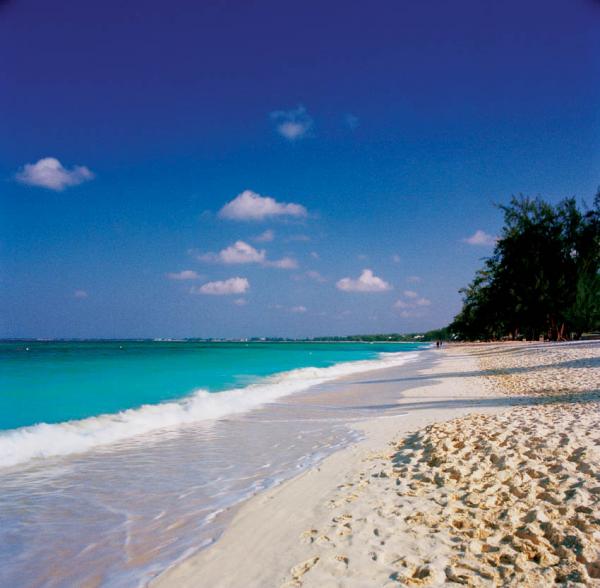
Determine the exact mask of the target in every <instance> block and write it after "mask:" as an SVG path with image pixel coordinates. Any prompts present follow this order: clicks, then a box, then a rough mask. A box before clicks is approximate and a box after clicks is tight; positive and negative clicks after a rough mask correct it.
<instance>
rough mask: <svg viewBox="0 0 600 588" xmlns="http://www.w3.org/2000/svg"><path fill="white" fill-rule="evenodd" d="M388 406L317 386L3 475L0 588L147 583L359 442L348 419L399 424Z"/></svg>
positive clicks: (396, 358)
mask: <svg viewBox="0 0 600 588" xmlns="http://www.w3.org/2000/svg"><path fill="white" fill-rule="evenodd" d="M400 355H402V357H400ZM417 355H418V354H417V353H414V352H413V353H406V354H398V355H396V354H393V356H386V357H387V365H393V364H394V363H395V364H397V365H401V363H402V362H403V361H406V360H411V359H414V358H415V357H416V356H417ZM376 363H377V362H369V363H368V364H366V365H368V366H371V367H373V366H374V365H375V364H376ZM380 363H381V364H382V365H384V364H386V361H382V362H380ZM348 367H349V366H346V368H347V369H348ZM355 367H356V366H355ZM317 380H318V378H317ZM321 380H322V378H321ZM390 400H393V399H392V398H384V397H381V396H378V397H377V399H376V400H375V399H374V398H372V397H361V396H360V395H357V393H356V389H354V388H353V387H352V386H351V385H350V384H348V385H344V386H341V387H340V386H339V384H337V383H328V382H327V381H325V382H323V381H319V385H318V386H316V387H312V388H310V389H308V390H304V391H302V390H301V391H298V392H296V393H294V394H291V395H286V396H283V397H276V398H274V399H273V400H271V401H268V402H266V403H263V404H262V405H258V406H256V407H254V408H253V409H252V410H250V411H247V412H243V413H231V414H229V415H226V416H224V417H221V418H219V419H209V420H201V421H198V422H192V423H184V424H179V425H177V426H171V427H168V428H159V429H156V430H152V431H151V432H149V433H147V434H144V435H138V436H135V437H131V438H127V439H124V440H122V441H119V442H116V443H111V444H106V445H101V446H96V447H94V448H93V449H92V450H91V451H88V452H85V453H79V454H74V455H66V456H57V457H48V458H45V459H41V460H33V461H30V462H27V463H25V464H20V465H18V466H14V467H12V468H4V469H1V470H0V585H2V586H26V587H29V586H73V585H78V586H83V585H85V586H96V585H110V586H117V587H120V586H124V587H129V586H137V585H143V584H145V583H146V582H147V581H148V580H149V579H150V578H152V577H154V576H155V575H156V574H157V573H158V572H160V571H161V570H163V569H165V568H166V567H168V566H170V565H172V564H173V563H174V562H175V561H177V560H178V559H181V558H182V557H185V556H187V555H189V554H190V553H192V552H193V551H195V550H197V549H199V548H201V547H203V546H206V545H208V544H210V542H212V541H214V540H215V539H216V538H217V537H218V536H219V534H220V533H221V531H222V529H223V528H224V526H225V525H226V523H227V521H228V520H229V518H230V516H231V509H232V507H233V506H234V505H236V504H238V503H239V502H240V501H241V500H243V499H244V498H246V497H249V496H251V495H252V494H254V493H256V492H258V491H260V490H261V489H264V488H266V487H269V486H272V485H274V484H276V483H278V482H279V481H281V480H284V479H286V478H289V477H290V476H293V475H294V474H295V473H297V472H298V471H300V470H302V469H303V468H306V467H309V466H310V465H312V464H314V463H315V462H317V461H318V460H320V459H322V458H323V457H324V456H325V455H327V454H329V453H330V452H332V451H334V450H335V449H337V448H339V447H342V446H345V445H347V444H348V443H350V442H352V441H354V440H356V439H357V437H358V435H357V433H356V432H354V431H352V430H351V429H350V428H349V427H347V426H346V424H345V423H346V422H352V421H354V420H362V419H364V418H371V417H372V416H374V415H377V416H385V417H400V418H401V415H402V412H401V411H399V410H398V409H397V408H395V407H394V406H393V404H390Z"/></svg>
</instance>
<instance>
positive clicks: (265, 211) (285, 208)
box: [219, 190, 308, 221]
mask: <svg viewBox="0 0 600 588" xmlns="http://www.w3.org/2000/svg"><path fill="white" fill-rule="evenodd" d="M307 214H308V212H307V210H306V208H304V206H302V205H301V204H294V203H293V202H277V200H275V198H271V197H270V196H261V195H260V194H257V193H256V192H253V191H252V190H244V191H243V192H242V193H241V194H238V195H237V196H236V197H235V198H234V199H233V200H231V202H228V203H227V204H225V206H223V208H221V210H220V211H219V216H220V217H221V218H226V219H229V220H239V221H261V220H264V219H266V218H273V217H285V216H290V217H296V218H303V217H305V216H307Z"/></svg>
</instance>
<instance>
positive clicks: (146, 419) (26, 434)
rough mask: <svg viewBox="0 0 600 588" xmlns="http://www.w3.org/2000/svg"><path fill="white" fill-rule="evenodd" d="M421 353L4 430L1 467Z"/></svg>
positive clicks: (237, 409) (215, 415) (202, 416)
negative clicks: (110, 412)
mask: <svg viewBox="0 0 600 588" xmlns="http://www.w3.org/2000/svg"><path fill="white" fill-rule="evenodd" d="M417 355H418V353H417V352H412V353H411V352H408V353H407V352H404V353H381V354H380V355H379V357H378V359H370V360H361V361H353V362H343V363H338V364H334V365H332V366H330V367H325V368H315V367H306V368H299V369H295V370H290V371H287V372H280V373H278V374H275V375H273V376H269V377H266V378H263V379H261V380H260V381H258V382H256V383H254V384H250V385H249V386H246V387H243V388H234V389H231V390H224V391H222V392H207V391H206V390H202V389H198V390H196V391H194V392H193V393H191V394H190V395H188V396H185V397H183V398H181V399H180V400H177V401H172V402H163V403H159V404H145V405H143V406H140V407H139V408H132V409H129V410H124V411H121V412H118V413H115V414H104V415H99V416H96V417H89V418H86V419H81V420H73V421H67V422H63V423H56V424H48V423H40V424H37V425H32V426H28V427H21V428H18V429H12V430H9V431H3V432H0V467H10V466H14V465H17V464H21V463H24V462H27V461H29V460H32V459H36V458H47V457H56V456H63V455H70V454H75V453H82V452H85V451H89V450H91V449H94V448H95V447H98V446H101V445H107V444H110V443H115V442H117V441H123V440H125V439H129V438H131V437H135V436H137V435H143V434H148V433H152V432H154V431H157V430H159V429H164V428H169V427H177V426H179V425H185V424H190V423H194V422H198V421H203V420H211V419H219V418H222V417H225V416H228V415H232V414H239V413H243V412H247V411H249V410H252V409H254V408H257V407H259V406H261V405H263V404H265V403H268V402H272V401H274V400H277V399H278V398H281V397H282V396H287V395H289V394H293V393H295V392H300V391H302V390H306V389H307V388H310V387H312V386H316V385H318V384H323V383H325V382H328V381H330V380H334V379H336V378H340V377H343V376H347V375H351V374H355V373H359V372H364V371H371V370H378V369H383V368H387V367H393V366H398V365H401V364H403V363H405V362H407V361H409V360H412V359H415V358H416V357H417Z"/></svg>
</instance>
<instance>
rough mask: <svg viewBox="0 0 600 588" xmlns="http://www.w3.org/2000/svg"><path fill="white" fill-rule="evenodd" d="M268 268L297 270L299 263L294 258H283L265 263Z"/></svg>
mask: <svg viewBox="0 0 600 588" xmlns="http://www.w3.org/2000/svg"><path fill="white" fill-rule="evenodd" d="M264 265H265V266H266V267H276V268H277V269H287V270H289V269H296V268H297V267H298V262H297V261H296V260H295V259H294V258H293V257H282V258H281V259H275V260H273V261H265V263H264Z"/></svg>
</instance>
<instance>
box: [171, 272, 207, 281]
mask: <svg viewBox="0 0 600 588" xmlns="http://www.w3.org/2000/svg"><path fill="white" fill-rule="evenodd" d="M199 277H200V276H199V275H198V274H197V273H196V272H195V271H194V270H181V271H180V272H170V273H168V274H167V278H169V280H197V279H198V278H199Z"/></svg>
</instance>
